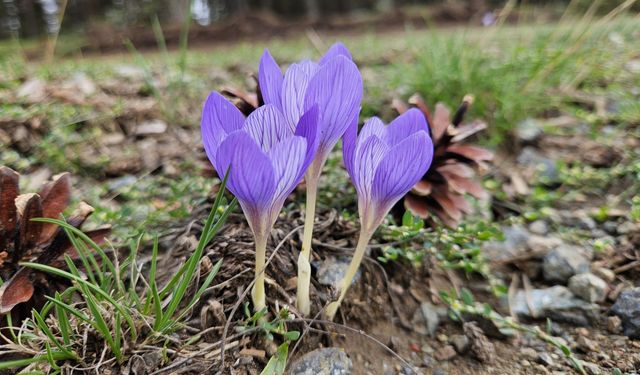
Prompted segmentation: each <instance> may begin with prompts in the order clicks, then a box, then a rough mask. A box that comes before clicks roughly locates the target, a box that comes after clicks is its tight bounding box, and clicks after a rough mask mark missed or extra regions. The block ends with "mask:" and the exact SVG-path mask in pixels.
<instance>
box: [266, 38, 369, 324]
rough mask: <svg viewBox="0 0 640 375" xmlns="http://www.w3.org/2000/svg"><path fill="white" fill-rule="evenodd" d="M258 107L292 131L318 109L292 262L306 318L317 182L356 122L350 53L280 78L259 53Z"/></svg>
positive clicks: (304, 64)
mask: <svg viewBox="0 0 640 375" xmlns="http://www.w3.org/2000/svg"><path fill="white" fill-rule="evenodd" d="M258 82H259V85H260V92H261V93H262V97H263V99H264V102H265V103H267V104H272V105H274V106H276V107H277V108H279V109H280V110H281V111H282V113H284V115H285V117H286V119H287V124H288V126H289V127H290V128H291V130H292V131H294V129H296V126H297V124H298V120H299V118H300V116H301V115H302V114H303V113H305V112H306V111H307V110H309V108H311V107H313V106H318V131H319V135H318V136H319V139H318V151H317V153H316V155H315V157H314V159H313V161H312V162H311V165H310V166H309V170H308V171H307V173H306V175H305V181H306V183H307V205H306V213H305V227H304V235H303V240H302V249H301V251H300V256H299V257H298V285H297V298H296V306H297V307H298V310H299V311H300V312H301V313H302V314H303V315H308V314H309V312H310V301H309V285H310V279H311V266H310V264H309V259H310V257H311V239H312V237H313V224H314V219H315V207H316V196H317V190H318V180H319V179H320V174H321V172H322V167H323V166H324V164H325V162H326V161H327V157H328V156H329V153H330V152H331V150H332V149H333V147H334V146H335V145H336V143H337V142H338V140H339V139H340V137H342V135H343V134H344V132H345V131H346V130H347V128H348V127H349V124H351V123H353V122H354V121H357V120H358V115H359V112H360V101H361V99H362V77H361V76H360V72H359V71H358V68H357V67H356V65H355V64H354V63H353V61H352V58H351V53H349V50H348V49H347V48H346V47H345V46H344V45H343V44H341V43H336V44H334V45H333V46H332V47H331V48H330V49H329V50H328V51H327V53H326V54H325V55H324V56H323V57H322V58H321V59H320V60H319V61H318V62H313V61H310V60H303V61H300V62H298V63H294V64H291V65H290V66H289V68H288V69H287V71H286V72H285V74H284V75H283V74H282V71H281V70H280V67H279V66H278V64H277V63H276V61H275V60H274V59H273V57H272V56H271V54H269V51H268V50H265V52H264V54H263V55H262V58H261V60H260V70H259V74H258Z"/></svg>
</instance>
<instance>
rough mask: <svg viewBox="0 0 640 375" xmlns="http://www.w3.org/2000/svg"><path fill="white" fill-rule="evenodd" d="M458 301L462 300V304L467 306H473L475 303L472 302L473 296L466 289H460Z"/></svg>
mask: <svg viewBox="0 0 640 375" xmlns="http://www.w3.org/2000/svg"><path fill="white" fill-rule="evenodd" d="M460 299H462V302H463V303H464V304H465V305H467V306H473V305H474V303H475V302H474V300H473V295H472V294H471V292H470V291H469V289H467V288H461V289H460Z"/></svg>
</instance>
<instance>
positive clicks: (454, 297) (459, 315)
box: [440, 288, 586, 375]
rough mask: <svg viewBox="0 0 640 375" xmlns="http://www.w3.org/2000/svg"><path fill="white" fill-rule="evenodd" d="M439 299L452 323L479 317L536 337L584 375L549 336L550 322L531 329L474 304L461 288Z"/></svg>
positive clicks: (569, 353) (580, 365)
mask: <svg viewBox="0 0 640 375" xmlns="http://www.w3.org/2000/svg"><path fill="white" fill-rule="evenodd" d="M440 298H441V299H442V301H443V302H444V303H446V304H447V305H448V306H449V315H450V317H451V318H452V319H453V320H454V321H460V322H461V321H464V316H467V315H471V316H479V317H482V318H484V319H488V320H491V321H492V322H493V323H494V324H495V325H496V327H498V328H499V329H509V330H516V331H519V332H523V333H527V334H530V335H533V336H535V337H537V338H538V339H540V340H542V341H544V342H546V343H547V344H550V345H552V346H555V347H556V348H558V349H560V351H562V354H564V356H565V358H566V359H567V360H568V361H569V363H570V364H571V366H573V368H574V369H575V370H576V371H577V372H578V373H580V374H582V375H586V371H585V369H584V365H583V363H582V361H581V360H580V359H578V358H576V357H575V356H574V355H573V352H572V351H571V348H569V347H568V346H567V345H566V344H564V343H562V342H561V341H560V340H559V339H558V338H557V337H554V336H553V335H551V334H550V329H549V327H550V324H551V322H550V321H547V330H546V331H544V330H542V329H540V328H539V327H532V326H528V325H525V324H521V323H518V322H517V321H515V320H514V319H513V318H511V317H505V316H502V315H500V314H499V313H497V312H496V311H494V310H493V308H492V307H491V305H489V304H487V303H479V302H476V301H475V299H474V298H473V295H472V294H471V292H470V291H469V290H468V289H466V288H462V289H461V290H460V293H459V294H458V293H456V292H455V291H453V292H451V293H447V292H444V291H442V292H440Z"/></svg>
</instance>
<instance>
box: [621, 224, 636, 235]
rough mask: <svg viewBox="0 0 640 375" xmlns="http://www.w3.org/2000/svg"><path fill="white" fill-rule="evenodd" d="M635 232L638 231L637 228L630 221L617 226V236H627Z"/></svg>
mask: <svg viewBox="0 0 640 375" xmlns="http://www.w3.org/2000/svg"><path fill="white" fill-rule="evenodd" d="M636 230H638V226H637V225H636V224H635V223H633V222H631V221H625V222H624V223H622V224H620V225H618V233H619V234H628V233H631V232H635V231H636Z"/></svg>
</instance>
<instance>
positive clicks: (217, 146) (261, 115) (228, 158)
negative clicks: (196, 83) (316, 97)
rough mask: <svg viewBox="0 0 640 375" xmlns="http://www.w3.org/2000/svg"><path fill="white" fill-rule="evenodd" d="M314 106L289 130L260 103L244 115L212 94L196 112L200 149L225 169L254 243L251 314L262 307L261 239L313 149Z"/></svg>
mask: <svg viewBox="0 0 640 375" xmlns="http://www.w3.org/2000/svg"><path fill="white" fill-rule="evenodd" d="M317 121H318V109H317V106H312V107H310V108H309V109H308V110H307V111H305V113H304V114H302V115H301V116H300V118H299V119H298V121H297V123H296V129H295V132H294V131H292V130H291V129H290V128H289V126H288V123H287V120H286V119H285V117H284V115H283V114H282V112H281V111H280V109H279V108H278V107H277V106H275V105H273V104H266V105H264V106H262V107H260V108H258V109H257V110H255V111H254V112H252V113H251V114H250V115H249V117H247V118H246V119H245V117H244V116H243V115H242V113H240V111H239V110H238V109H237V108H236V107H235V106H234V105H233V104H231V103H230V102H229V101H227V100H226V99H225V98H223V97H222V96H221V95H220V94H218V93H217V92H212V93H211V94H210V95H209V97H208V98H207V101H206V102H205V104H204V109H203V112H202V139H203V143H204V147H205V150H206V153H207V156H208V157H209V160H210V161H211V163H212V164H213V166H214V168H215V169H216V170H217V171H219V173H224V172H225V171H227V170H229V178H228V182H227V188H228V189H229V190H230V191H231V192H232V193H233V194H234V195H235V196H236V198H238V201H239V202H240V206H241V207H242V210H243V212H244V214H245V216H246V217H247V221H248V222H249V226H250V227H251V230H252V231H253V234H254V237H255V242H256V284H255V286H254V290H253V302H254V308H255V309H256V311H259V310H261V309H262V308H263V307H264V306H265V301H264V300H265V298H264V272H263V268H264V264H265V251H266V241H267V238H268V235H269V232H270V231H271V228H272V227H273V224H274V223H275V221H276V218H277V217H278V213H279V212H280V210H281V209H282V206H283V204H284V201H285V199H286V198H287V196H288V195H289V194H290V193H291V191H292V190H293V189H294V188H295V187H296V185H297V184H298V183H299V182H300V180H301V179H302V176H303V175H304V173H305V171H306V170H307V167H308V166H309V164H310V163H311V161H312V159H313V157H314V156H315V154H316V151H317V148H318V137H317Z"/></svg>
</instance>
